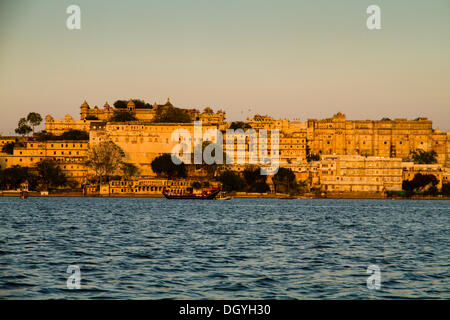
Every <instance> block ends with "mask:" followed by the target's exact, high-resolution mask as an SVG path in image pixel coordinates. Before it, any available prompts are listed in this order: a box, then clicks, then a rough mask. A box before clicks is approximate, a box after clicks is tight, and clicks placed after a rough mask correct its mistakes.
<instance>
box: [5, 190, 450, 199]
mask: <svg viewBox="0 0 450 320" xmlns="http://www.w3.org/2000/svg"><path fill="white" fill-rule="evenodd" d="M27 196H28V197H33V198H35V197H40V198H164V195H162V194H115V195H100V194H87V195H84V194H83V193H82V192H59V193H50V194H48V195H41V194H40V193H39V192H28V193H27ZM230 196H231V197H232V198H237V199H280V200H302V199H349V200H358V199H360V200H362V199H374V200H377V199H378V200H450V196H443V195H438V196H412V197H399V196H394V197H388V196H386V195H384V194H370V193H364V194H351V193H341V194H336V193H335V194H327V195H324V196H315V195H312V194H305V195H298V196H289V195H286V194H244V193H240V194H232V193H230ZM0 197H20V192H17V191H2V192H0Z"/></svg>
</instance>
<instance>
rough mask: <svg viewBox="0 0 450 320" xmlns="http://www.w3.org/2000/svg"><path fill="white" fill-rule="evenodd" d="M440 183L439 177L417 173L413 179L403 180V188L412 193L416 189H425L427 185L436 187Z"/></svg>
mask: <svg viewBox="0 0 450 320" xmlns="http://www.w3.org/2000/svg"><path fill="white" fill-rule="evenodd" d="M438 183H439V181H438V179H437V178H436V176H434V175H432V174H421V173H416V174H415V175H414V178H413V179H412V180H403V183H402V189H403V190H405V191H407V192H408V193H412V192H414V191H424V190H425V189H426V188H427V187H429V188H431V187H436V185H437V184H438Z"/></svg>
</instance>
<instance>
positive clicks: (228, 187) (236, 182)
mask: <svg viewBox="0 0 450 320" xmlns="http://www.w3.org/2000/svg"><path fill="white" fill-rule="evenodd" d="M219 181H220V182H222V187H223V190H225V191H242V190H243V189H244V188H245V181H244V179H243V178H242V177H241V176H239V174H236V173H234V172H233V171H230V170H226V171H224V172H222V174H221V175H220V177H219Z"/></svg>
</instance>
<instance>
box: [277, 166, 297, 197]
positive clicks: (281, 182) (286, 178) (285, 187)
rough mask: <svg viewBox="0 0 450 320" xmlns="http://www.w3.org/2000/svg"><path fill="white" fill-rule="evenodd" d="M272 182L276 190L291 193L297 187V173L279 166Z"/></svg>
mask: <svg viewBox="0 0 450 320" xmlns="http://www.w3.org/2000/svg"><path fill="white" fill-rule="evenodd" d="M272 182H273V184H274V187H275V192H279V191H285V192H287V193H289V192H290V191H291V190H292V189H293V188H294V187H295V188H296V187H297V184H296V178H295V174H294V172H293V171H292V170H291V169H288V168H279V169H278V172H277V173H276V174H275V175H274V176H273V178H272Z"/></svg>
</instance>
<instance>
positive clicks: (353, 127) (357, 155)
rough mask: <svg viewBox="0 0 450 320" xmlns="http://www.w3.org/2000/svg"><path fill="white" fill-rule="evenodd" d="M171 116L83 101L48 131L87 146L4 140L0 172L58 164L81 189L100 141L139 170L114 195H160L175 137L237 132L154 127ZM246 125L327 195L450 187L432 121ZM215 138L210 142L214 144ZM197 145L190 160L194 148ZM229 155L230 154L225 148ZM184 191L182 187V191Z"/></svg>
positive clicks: (149, 108)
mask: <svg viewBox="0 0 450 320" xmlns="http://www.w3.org/2000/svg"><path fill="white" fill-rule="evenodd" d="M165 108H173V105H172V103H171V102H170V100H169V99H168V100H167V102H166V103H165V104H157V103H154V104H153V105H149V104H145V105H139V106H138V107H136V104H135V102H134V101H133V100H131V99H130V100H129V101H128V103H127V104H126V107H125V106H124V105H123V106H120V107H114V106H113V107H111V106H110V105H109V104H108V103H107V102H106V103H105V105H104V106H103V108H98V107H97V106H94V107H90V106H89V104H88V103H87V102H86V101H84V102H83V103H82V104H81V106H80V117H79V119H74V118H73V117H72V116H70V115H66V116H65V117H64V119H61V120H57V119H54V118H53V117H52V116H50V115H47V116H46V117H45V131H46V132H47V133H49V134H53V135H55V136H57V135H61V134H62V133H64V132H67V131H69V130H81V131H85V132H86V133H88V134H89V140H75V141H72V140H71V141H69V140H46V141H38V140H37V139H35V138H33V137H11V136H9V137H0V148H2V147H3V146H4V145H5V144H8V143H14V149H13V152H12V154H11V153H6V152H0V168H1V169H5V168H9V167H12V166H15V165H20V166H26V167H33V166H35V165H36V163H38V162H39V161H41V160H43V159H52V160H54V161H56V162H57V163H58V165H59V166H60V168H61V169H62V171H63V172H64V173H65V174H66V176H67V177H68V178H69V179H71V180H73V181H74V182H76V183H77V184H79V185H83V184H85V183H86V181H87V180H86V179H87V178H88V177H89V176H90V175H92V174H93V172H92V171H91V170H90V169H88V168H87V166H86V165H85V163H86V160H87V155H88V152H89V148H90V147H91V146H94V145H96V144H98V143H100V142H102V141H112V142H114V143H115V144H116V145H117V146H119V147H120V148H121V149H122V150H123V152H124V161H126V162H128V163H132V164H134V165H136V166H137V167H138V168H139V169H140V177H139V178H136V179H134V180H133V181H131V182H130V181H128V182H124V181H122V182H118V181H115V182H111V183H110V186H109V191H108V192H115V193H121V192H122V193H127V192H137V193H139V194H142V193H145V192H150V193H152V192H153V193H155V192H159V191H160V189H161V187H162V186H165V185H167V183H168V182H167V180H164V179H161V178H160V177H157V176H156V174H155V173H154V172H153V171H152V169H151V166H150V164H151V162H152V161H153V159H155V158H156V157H158V156H160V155H162V154H164V153H170V152H171V150H172V149H173V147H174V146H175V145H177V143H178V142H177V141H175V142H174V141H172V140H171V135H172V132H173V131H174V130H176V129H184V130H186V132H189V133H190V134H191V136H192V137H193V133H194V123H193V122H194V121H201V123H202V129H201V130H202V131H201V132H202V136H203V135H205V133H206V132H207V131H208V130H211V129H218V130H219V131H220V132H221V133H222V134H223V139H224V141H225V140H226V136H227V133H226V129H228V128H229V127H230V125H231V123H230V122H227V121H226V113H225V112H224V111H222V110H218V111H217V112H214V111H213V110H212V109H211V108H205V109H204V110H203V111H202V112H200V111H199V110H197V109H182V110H183V112H185V113H186V114H187V115H188V116H189V119H191V121H192V122H191V123H189V122H188V123H165V122H156V121H155V116H156V114H157V112H159V111H161V110H164V109H165ZM121 110H122V111H127V112H128V113H131V114H132V115H133V116H134V118H135V119H136V120H134V121H128V122H115V121H112V118H113V116H114V114H115V111H121ZM158 110H159V111H158ZM245 124H246V125H247V126H249V127H251V128H252V129H254V130H255V132H256V134H257V135H258V136H259V137H261V136H260V135H259V134H260V132H261V130H263V129H265V130H267V132H268V133H267V139H266V141H265V142H266V144H267V154H268V155H269V156H270V155H271V153H272V152H273V151H274V150H272V149H271V148H272V144H271V142H272V141H271V137H272V135H271V132H270V130H274V129H277V130H279V145H278V150H279V165H280V167H286V168H290V169H292V170H293V171H294V173H295V175H296V177H297V179H298V180H299V181H303V182H305V183H306V184H307V185H309V186H311V187H314V188H317V189H320V190H323V191H324V192H382V191H387V190H401V187H402V181H403V180H405V179H408V180H411V179H412V178H413V177H414V175H415V174H416V173H427V174H433V175H435V176H436V178H437V179H438V180H439V185H440V186H441V185H442V183H446V182H448V181H449V180H448V179H449V176H450V174H449V170H450V132H441V131H440V130H438V129H435V128H433V126H432V121H431V120H428V119H427V118H417V119H415V120H407V119H392V120H391V119H388V118H383V119H381V120H347V119H346V116H345V115H344V114H342V113H340V112H338V113H337V114H335V115H334V116H333V117H331V118H328V119H321V120H317V119H307V120H306V121H304V122H301V121H299V120H292V121H291V120H286V119H282V120H281V119H273V118H272V117H270V116H267V115H266V116H261V115H255V116H254V117H252V118H248V119H246V122H245ZM216 138H217V137H212V138H211V139H210V140H211V141H212V142H215V139H216ZM192 142H193V143H192V146H191V152H193V149H192V148H193V145H194V144H195V143H196V141H192ZM248 142H249V137H248V136H247V137H246V138H245V148H244V149H245V150H244V151H243V153H242V150H241V154H240V153H239V152H237V153H236V154H235V157H236V159H235V160H237V159H238V158H239V157H240V158H241V160H243V161H241V162H239V161H235V164H232V165H228V168H229V169H231V170H234V171H242V170H243V169H244V168H245V167H246V166H245V164H243V163H242V162H246V163H248V160H249V158H248V151H249V143H248ZM224 149H225V150H224V151H227V150H226V147H225V146H224ZM417 150H423V151H435V152H436V155H437V157H436V160H437V163H435V164H427V165H425V164H416V163H413V162H412V161H411V160H410V158H409V157H410V154H411V152H414V151H417ZM258 152H259V150H258ZM158 181H159V182H158ZM269 181H270V179H269ZM186 185H187V184H186V183H184V184H183V183H181V184H180V188H182V187H186ZM121 190H122V191H121ZM123 190H125V191H123ZM130 190H131V191H130Z"/></svg>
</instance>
